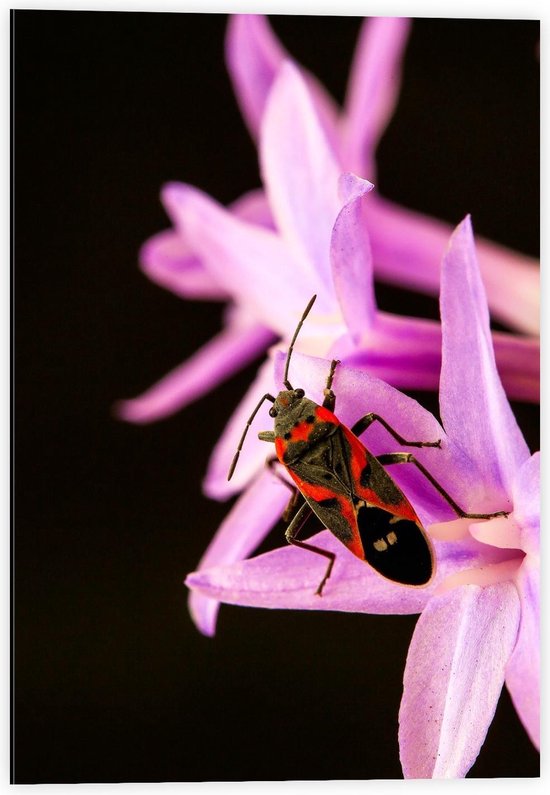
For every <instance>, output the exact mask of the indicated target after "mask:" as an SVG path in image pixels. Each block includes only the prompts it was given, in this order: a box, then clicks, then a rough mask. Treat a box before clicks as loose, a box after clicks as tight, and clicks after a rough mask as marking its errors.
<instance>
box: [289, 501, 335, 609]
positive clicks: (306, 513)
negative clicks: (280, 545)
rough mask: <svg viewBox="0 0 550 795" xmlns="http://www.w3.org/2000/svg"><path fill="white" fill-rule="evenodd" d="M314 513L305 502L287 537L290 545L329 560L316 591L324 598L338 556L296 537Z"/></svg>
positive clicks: (290, 525)
mask: <svg viewBox="0 0 550 795" xmlns="http://www.w3.org/2000/svg"><path fill="white" fill-rule="evenodd" d="M312 513H313V511H312V510H311V508H310V507H309V505H308V504H307V502H305V503H304V504H303V505H302V507H301V508H300V509H299V511H298V513H297V514H296V515H295V517H294V519H293V520H292V522H291V523H290V524H289V526H288V527H287V529H286V533H285V537H286V540H287V541H288V543H289V544H293V545H294V546H296V547H300V549H307V550H308V551H309V552H315V553H316V554H317V555H322V556H323V557H325V558H328V559H329V563H328V566H327V570H326V571H325V575H324V577H323V579H322V580H321V582H320V583H319V585H318V586H317V590H316V591H315V594H316V595H317V596H322V595H323V588H324V587H325V583H326V581H327V580H328V578H329V577H330V575H331V573H332V567H333V566H334V561H335V560H336V555H335V554H334V552H329V551H328V550H327V549H321V547H316V546H314V545H313V544H307V543H306V542H304V541H298V540H297V538H296V536H297V535H298V533H299V532H300V531H301V530H302V529H303V527H304V525H305V523H306V522H307V520H308V519H309V518H310V516H311V515H312Z"/></svg>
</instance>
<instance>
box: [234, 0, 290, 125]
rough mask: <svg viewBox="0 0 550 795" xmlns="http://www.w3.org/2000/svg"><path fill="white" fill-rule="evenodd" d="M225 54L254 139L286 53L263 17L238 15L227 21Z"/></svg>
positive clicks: (243, 112) (258, 15) (238, 98)
mask: <svg viewBox="0 0 550 795" xmlns="http://www.w3.org/2000/svg"><path fill="white" fill-rule="evenodd" d="M225 57H226V63H227V69H228V71H229V75H230V77H231V80H232V81H233V88H234V91H235V95H236V97H237V101H238V103H239V106H240V108H241V112H242V114H243V116H244V119H245V121H246V123H247V125H248V128H249V130H250V132H251V134H252V137H253V138H257V137H258V134H259V129H260V122H261V120H262V116H263V113H264V108H265V103H266V99H267V96H268V94H269V91H270V89H271V85H272V83H273V80H274V79H275V75H276V73H277V70H278V68H279V66H280V65H281V63H282V61H283V60H285V59H286V58H288V57H289V56H288V54H287V52H286V51H285V50H284V49H283V47H282V46H281V44H280V42H279V40H278V39H277V37H276V36H275V35H274V33H273V31H272V30H271V27H270V25H269V23H268V21H267V19H266V18H265V17H264V16H262V15H260V14H237V15H235V16H232V17H230V19H229V22H228V26H227V36H226V42H225Z"/></svg>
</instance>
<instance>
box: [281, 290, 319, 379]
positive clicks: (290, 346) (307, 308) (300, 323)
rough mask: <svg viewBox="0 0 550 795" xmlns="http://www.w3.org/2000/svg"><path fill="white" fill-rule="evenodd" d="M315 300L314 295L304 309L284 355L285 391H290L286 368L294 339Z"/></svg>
mask: <svg viewBox="0 0 550 795" xmlns="http://www.w3.org/2000/svg"><path fill="white" fill-rule="evenodd" d="M316 298H317V296H316V295H314V296H313V298H312V299H311V300H310V302H309V304H308V305H307V306H306V308H305V309H304V314H303V315H302V317H301V318H300V322H299V323H298V325H297V327H296V331H295V332H294V336H293V337H292V342H291V343H290V345H289V346H288V353H287V355H286V362H285V372H284V375H283V384H284V385H285V387H286V388H287V389H292V384H291V383H290V381H289V380H288V367H289V365H290V357H291V356H292V351H293V350H294V343H295V342H296V338H297V336H298V334H299V333H300V329H301V328H302V326H303V324H304V320H305V319H306V317H307V316H308V315H309V310H310V309H311V307H312V306H313V304H314V303H315V299H316Z"/></svg>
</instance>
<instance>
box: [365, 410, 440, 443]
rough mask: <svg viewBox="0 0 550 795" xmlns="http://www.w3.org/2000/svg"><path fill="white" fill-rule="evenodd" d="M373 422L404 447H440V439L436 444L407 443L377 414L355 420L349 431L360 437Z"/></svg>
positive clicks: (366, 415)
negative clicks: (377, 423) (381, 426)
mask: <svg viewBox="0 0 550 795" xmlns="http://www.w3.org/2000/svg"><path fill="white" fill-rule="evenodd" d="M373 422H379V423H380V425H383V426H384V428H385V429H386V430H387V431H388V433H391V435H392V436H393V438H394V439H395V441H396V442H399V444H402V445H404V446H405V447H441V439H438V440H437V442H408V441H407V440H406V439H404V438H403V437H402V436H401V434H399V433H397V431H395V430H394V429H393V428H392V427H391V425H389V424H388V423H387V422H386V420H385V419H383V418H382V417H381V416H380V415H379V414H373V413H371V414H365V416H364V417H361V419H360V420H357V422H356V423H355V425H354V426H353V427H352V429H351V431H352V433H354V434H355V436H361V434H362V433H363V431H366V430H367V428H368V427H369V425H372V423H373Z"/></svg>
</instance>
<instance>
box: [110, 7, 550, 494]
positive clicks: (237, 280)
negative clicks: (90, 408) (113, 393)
mask: <svg viewBox="0 0 550 795" xmlns="http://www.w3.org/2000/svg"><path fill="white" fill-rule="evenodd" d="M408 27H409V23H408V21H407V20H404V19H383V18H380V19H373V20H370V22H369V23H368V24H365V26H364V27H363V29H362V32H361V35H360V39H359V44H358V48H357V53H356V56H355V59H354V64H353V67H352V72H351V77H350V84H349V92H348V98H347V100H346V104H345V107H344V109H343V111H342V112H341V113H340V112H339V111H338V109H337V108H336V107H335V105H334V103H333V102H332V100H331V99H330V98H329V97H328V95H327V94H326V92H325V91H324V89H323V88H322V87H321V86H320V85H319V84H318V83H317V82H316V81H315V79H314V78H313V77H312V76H311V75H308V74H306V73H305V72H303V71H302V70H300V69H299V68H298V67H297V65H296V64H294V63H293V62H292V60H291V59H290V58H289V56H288V55H287V54H286V53H285V52H284V50H283V49H282V47H281V45H280V44H279V42H278V41H277V40H276V38H275V37H274V35H273V33H272V32H271V30H270V28H269V26H268V24H267V22H266V20H265V18H263V17H261V16H238V17H234V18H233V19H232V20H231V22H230V26H229V30H228V37H227V61H228V67H229V71H230V74H231V76H232V78H233V81H234V85H235V89H236V93H237V98H238V101H239V103H240V105H241V108H242V110H243V114H244V116H245V118H246V120H247V122H248V124H249V127H250V129H251V131H252V133H253V135H254V136H255V137H256V138H257V139H258V146H259V155H260V166H261V172H262V178H263V183H264V191H263V192H260V191H258V192H253V193H251V194H248V195H246V196H244V197H242V198H241V199H239V200H238V201H237V202H235V203H234V204H233V205H232V206H231V207H230V208H229V209H226V208H224V207H222V206H221V205H219V204H218V203H217V202H215V201H214V200H213V199H211V198H210V197H208V196H207V195H205V194H204V193H202V192H201V191H199V190H198V189H196V188H193V187H192V186H190V185H182V184H177V183H173V184H170V185H168V186H166V187H165V188H164V190H163V194H162V197H163V202H164V204H165V207H166V209H167V212H168V214H169V215H170V217H171V219H172V221H173V224H174V228H173V229H169V230H166V231H164V232H161V233H160V234H158V235H156V236H155V237H153V238H152V239H150V240H149V241H148V242H147V243H146V244H145V245H144V247H143V250H142V257H141V258H142V265H143V268H144V270H145V272H146V273H147V274H148V275H149V276H150V277H151V278H152V279H153V280H155V281H157V282H158V283H159V284H162V285H163V286H165V287H167V288H168V289H170V290H172V291H174V292H176V293H177V294H178V295H181V296H182V297H184V298H193V299H208V300H211V299H219V300H222V301H225V300H227V301H229V302H230V306H229V310H228V313H227V317H226V326H225V328H224V329H223V330H222V331H221V332H220V334H219V335H218V336H217V337H216V338H215V339H213V340H212V341H210V342H209V343H208V344H207V345H206V346H205V347H204V348H202V349H201V350H199V351H197V353H195V354H194V356H192V357H191V359H189V360H188V361H186V362H184V363H183V364H182V365H180V366H179V367H178V368H176V369H175V370H174V371H172V372H171V373H170V374H168V375H167V376H166V377H165V378H164V379H162V380H161V381H160V382H159V383H158V384H156V385H155V386H153V387H152V388H150V389H149V390H147V391H146V392H145V393H144V394H143V395H141V396H140V397H138V398H136V399H134V400H130V401H125V402H123V403H122V404H120V407H119V410H120V416H122V417H123V418H124V419H127V420H128V421H131V422H149V421H152V420H155V419H159V418H161V417H164V416H166V415H168V414H171V413H173V412H174V411H176V410H178V409H179V408H181V407H183V406H185V405H186V404H188V403H189V402H190V401H192V400H195V399H197V398H198V397H200V396H201V395H203V394H205V393H206V392H207V391H208V390H210V389H212V388H213V387H215V386H216V385H217V384H218V383H220V382H221V381H222V380H223V379H224V378H226V377H228V376H229V375H230V374H231V373H233V372H234V371H235V370H237V369H239V368H240V367H242V366H244V365H246V364H248V363H249V362H250V361H252V360H253V359H254V358H256V357H257V356H258V355H259V354H260V353H262V352H263V351H266V350H267V349H268V348H269V346H270V345H272V344H273V343H274V342H275V341H276V340H277V339H278V338H280V339H282V340H286V339H287V334H288V332H289V329H291V328H292V327H293V323H294V319H295V317H296V316H297V314H298V312H299V310H300V307H302V306H303V305H304V304H305V302H306V301H307V299H308V297H309V296H310V295H311V293H312V292H313V291H315V292H318V293H319V303H318V310H320V311H321V312H322V314H323V317H322V319H321V320H320V322H319V324H318V325H317V327H315V326H311V325H310V336H309V338H308V337H304V338H303V339H302V340H301V343H300V344H301V346H302V349H303V350H307V351H308V352H309V353H312V354H321V355H327V354H328V353H329V352H333V353H334V352H335V351H337V352H338V355H339V356H340V357H346V358H348V359H350V357H353V361H354V363H355V364H356V365H357V366H361V367H365V368H367V369H368V370H369V372H371V373H373V374H376V375H378V376H380V377H382V378H384V379H385V380H387V381H389V382H390V383H392V384H394V385H395V386H398V387H403V388H415V389H434V388H435V387H436V384H437V378H438V372H439V355H440V354H439V351H440V328H439V325H438V324H437V323H434V322H430V321H425V320H417V319H412V318H403V317H398V316H394V315H390V314H387V313H382V312H378V311H376V306H375V302H374V294H373V288H372V278H373V269H374V272H375V273H376V274H377V275H378V276H380V277H381V278H385V279H386V280H389V281H393V282H396V283H399V284H401V285H403V286H409V287H412V288H415V289H419V290H427V291H430V292H435V291H436V290H437V287H438V283H439V261H440V257H441V254H442V253H443V250H444V247H445V243H446V241H447V239H448V235H449V231H450V230H449V229H448V227H447V226H446V225H445V224H442V223H440V222H437V221H433V220H431V219H427V218H424V217H423V216H420V215H418V214H416V213H412V212H411V211H408V210H404V209H403V208H399V207H396V206H395V205H392V204H391V203H389V202H387V201H386V200H384V199H382V198H381V197H379V196H376V194H375V192H373V193H372V194H369V191H370V189H371V187H372V185H371V184H370V183H369V182H367V181H366V180H362V179H359V178H358V177H356V176H354V175H353V174H351V173H350V172H356V173H357V174H359V175H361V177H368V178H369V179H373V178H374V170H375V163H374V152H375V149H376V145H377V143H378V140H379V139H380V136H381V135H382V132H383V130H384V127H385V125H386V123H387V121H388V119H389V117H390V115H391V112H392V110H393V107H394V105H395V101H396V98H397V92H398V84H399V81H398V79H397V75H398V73H399V63H400V59H401V55H402V51H403V48H404V46H405V42H406V38H407V33H408ZM289 119H292V123H291V124H290V123H289ZM349 240H352V243H349V242H347V241H349ZM479 247H480V258H481V261H482V265H483V268H484V275H485V279H486V281H487V284H488V289H489V295H490V300H491V305H492V308H493V311H494V313H495V315H496V316H497V317H499V318H501V319H503V320H504V321H507V322H509V323H511V324H513V325H517V326H518V327H520V328H522V329H524V330H528V331H535V330H536V324H537V300H538V291H537V284H538V281H537V279H538V271H537V268H536V266H535V265H534V264H533V263H532V262H529V261H528V260H527V259H526V258H524V257H520V256H519V255H515V254H513V253H511V252H508V251H506V250H504V249H502V248H500V247H498V246H496V245H495V244H492V243H488V242H485V241H480V242H479ZM350 277H353V279H359V281H357V282H352V280H351V278H350ZM512 284H513V290H514V300H510V289H511V288H510V285H512ZM350 285H351V287H350ZM518 285H519V287H518ZM319 316H320V313H319V311H318V313H317V317H319ZM494 340H495V350H496V356H497V362H498V365H499V369H500V373H501V377H502V379H503V382H504V384H505V387H506V389H507V391H508V393H509V394H510V395H511V396H512V397H514V398H517V399H521V400H537V399H538V368H539V361H538V350H539V349H538V342H537V341H535V340H534V339H526V338H519V337H514V336H512V335H509V334H502V333H500V334H495V335H494ZM335 341H336V342H335ZM333 344H335V345H336V347H333ZM271 385H272V375H271V367H270V365H266V366H265V367H264V368H262V369H261V370H260V373H259V375H258V379H257V381H256V382H255V383H254V384H253V385H252V389H251V391H250V393H249V396H247V397H246V398H245V399H244V401H243V402H242V404H241V407H240V411H239V412H238V413H237V415H235V418H234V421H233V422H232V423H231V424H230V426H229V428H228V430H227V432H226V434H225V435H224V436H223V438H222V439H221V441H220V444H219V446H218V448H217V450H216V452H215V454H214V456H213V459H212V462H211V466H210V470H209V473H208V476H207V480H206V491H207V493H208V494H210V495H211V496H215V497H224V496H227V495H228V494H229V493H232V492H233V491H235V490H236V489H238V488H239V487H240V486H241V485H242V484H243V483H244V482H246V481H247V479H249V477H250V475H251V474H252V472H255V471H257V467H251V468H250V469H249V470H245V469H243V470H242V471H241V474H240V476H239V478H240V479H237V480H236V481H235V485H234V487H232V489H229V488H228V487H227V485H226V484H225V483H224V478H220V476H219V475H220V472H221V471H222V470H223V471H225V469H226V465H227V463H228V461H227V456H228V451H230V450H232V449H233V447H234V443H235V441H236V440H235V431H234V430H233V429H235V428H236V427H237V424H238V423H237V420H239V421H240V420H241V419H242V418H243V417H244V416H245V414H246V412H247V411H249V410H250V408H251V400H252V397H253V396H255V395H256V394H258V393H259V392H260V391H261V390H262V389H263V390H264V391H266V389H268V388H270V386H271ZM251 396H252V397H251Z"/></svg>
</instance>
